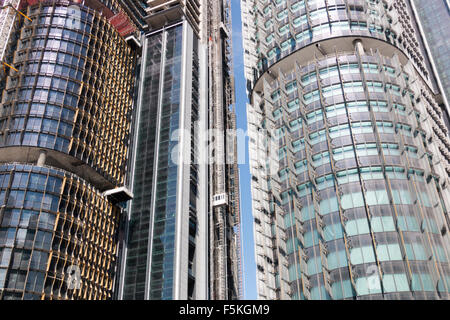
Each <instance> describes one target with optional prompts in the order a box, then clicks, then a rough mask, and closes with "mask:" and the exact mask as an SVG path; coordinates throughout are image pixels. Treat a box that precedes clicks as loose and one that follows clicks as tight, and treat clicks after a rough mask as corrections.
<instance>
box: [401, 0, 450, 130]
mask: <svg viewBox="0 0 450 320" xmlns="http://www.w3.org/2000/svg"><path fill="white" fill-rule="evenodd" d="M410 3H411V11H412V12H413V14H414V16H415V18H416V19H415V21H416V22H417V29H418V31H419V32H420V34H421V37H420V38H421V39H422V41H423V44H424V48H425V52H426V54H427V55H428V60H429V61H430V65H431V70H432V71H433V72H434V74H435V82H436V87H438V88H439V89H438V90H439V91H440V92H441V94H442V97H440V99H438V103H440V104H441V105H442V106H443V108H447V110H448V106H449V101H450V58H449V56H450V2H449V1H448V0H432V1H424V0H410ZM447 113H448V112H447ZM444 115H445V113H444ZM444 120H446V124H447V127H449V128H450V123H449V122H450V121H449V120H448V118H445V119H444Z"/></svg>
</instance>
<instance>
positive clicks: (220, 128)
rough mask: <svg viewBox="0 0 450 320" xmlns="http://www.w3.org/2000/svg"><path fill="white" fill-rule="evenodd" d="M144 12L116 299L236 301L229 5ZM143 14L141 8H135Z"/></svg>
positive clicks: (182, 5) (177, 4) (192, 3)
mask: <svg viewBox="0 0 450 320" xmlns="http://www.w3.org/2000/svg"><path fill="white" fill-rule="evenodd" d="M135 5H139V6H141V8H143V9H145V13H144V14H143V15H142V18H143V20H144V21H145V25H143V28H142V31H143V33H142V35H141V38H140V42H141V44H142V55H141V56H142V59H141V60H140V61H139V65H140V69H139V70H140V71H139V75H138V77H139V80H138V81H139V83H140V84H139V90H138V93H137V95H136V99H137V102H136V106H137V108H136V109H135V113H134V128H135V131H134V145H133V158H132V159H131V164H130V177H132V180H131V181H130V188H131V190H132V192H133V194H134V199H133V201H132V202H131V204H130V205H129V207H128V212H129V223H128V225H127V227H126V230H127V235H126V238H125V242H124V244H123V248H124V251H123V257H122V259H123V260H122V261H123V265H122V270H121V274H122V276H121V278H120V284H119V288H120V289H119V291H118V298H120V299H236V298H238V297H239V296H240V294H241V287H240V286H241V285H240V269H241V267H240V238H239V223H240V212H239V189H238V186H239V181H238V170H237V161H236V158H237V157H236V152H235V143H236V138H235V136H234V135H233V134H232V133H231V134H229V133H227V129H231V130H232V129H234V128H235V115H234V108H233V105H234V88H233V77H232V75H231V70H232V68H231V63H232V59H231V37H230V30H231V29H230V23H231V12H230V11H231V10H230V3H229V1H227V0H224V1H201V0H176V1H146V2H145V1H143V2H141V3H137V4H136V3H135ZM138 11H139V10H138Z"/></svg>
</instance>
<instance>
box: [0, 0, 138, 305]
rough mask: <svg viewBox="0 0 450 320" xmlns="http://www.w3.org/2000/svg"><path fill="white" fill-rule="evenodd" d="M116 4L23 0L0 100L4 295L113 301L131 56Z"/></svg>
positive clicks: (109, 0) (111, 0) (0, 286)
mask: <svg viewBox="0 0 450 320" xmlns="http://www.w3.org/2000/svg"><path fill="white" fill-rule="evenodd" d="M71 5H72V6H71ZM99 5H102V6H103V5H104V6H103V7H102V8H103V9H102V10H103V13H102V14H101V13H100V12H97V11H96V10H97V9H98V8H99V7H98V6H99ZM119 9H120V8H119V3H118V1H116V0H105V1H96V0H93V1H89V2H87V4H86V5H74V4H73V3H71V2H67V1H58V0H56V1H35V2H34V4H33V5H28V6H27V5H26V3H25V4H24V5H23V6H22V7H21V10H23V12H24V13H25V14H26V15H27V16H28V17H29V18H30V19H31V20H32V21H29V20H28V19H22V20H21V22H20V24H19V25H18V26H17V29H16V30H15V31H14V33H13V34H12V36H11V40H10V43H9V46H8V50H7V52H6V59H7V61H10V63H11V65H12V66H14V68H15V69H17V71H14V70H13V69H10V70H8V71H7V77H6V86H5V89H4V90H3V91H2V99H1V103H0V177H1V178H0V180H1V181H2V182H1V187H0V189H1V190H0V223H1V230H0V252H1V253H0V256H1V258H0V260H1V261H2V262H1V267H0V299H75V300H78V299H89V300H90V299H92V300H104V299H112V298H113V289H114V283H115V278H116V270H117V259H118V243H119V231H120V228H119V225H120V221H121V220H122V219H123V215H122V206H121V205H119V204H118V202H119V201H118V200H117V199H122V198H121V196H123V194H125V192H123V193H122V194H120V195H119V196H118V197H117V193H114V191H117V190H118V189H119V190H120V187H124V184H125V174H126V170H127V167H126V165H127V157H128V143H129V132H130V126H131V110H132V106H133V100H132V95H133V90H134V81H135V79H134V72H135V70H134V69H135V64H136V52H135V51H133V49H132V47H131V46H130V45H129V44H128V43H127V42H126V41H125V40H124V38H123V37H122V36H121V35H120V33H119V32H118V30H117V29H116V27H114V25H113V24H112V22H111V20H112V19H111V18H112V17H113V16H114V15H115V14H117V13H118V11H119ZM111 190H113V192H112V193H111ZM107 191H108V192H107ZM111 194H112V196H111ZM127 197H128V194H127V195H126V198H127Z"/></svg>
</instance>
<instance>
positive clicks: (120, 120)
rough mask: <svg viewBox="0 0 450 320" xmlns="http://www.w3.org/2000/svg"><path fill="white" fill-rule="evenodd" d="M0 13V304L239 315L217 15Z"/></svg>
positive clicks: (82, 5) (139, 5)
mask: <svg viewBox="0 0 450 320" xmlns="http://www.w3.org/2000/svg"><path fill="white" fill-rule="evenodd" d="M1 2H2V3H1V7H2V11H1V12H0V57H1V62H2V66H1V70H0V90H2V92H3V100H2V103H1V104H0V223H1V229H0V261H1V265H0V299H1V298H5V299H111V298H113V299H239V298H240V297H241V296H242V284H241V279H242V275H241V261H240V256H241V252H240V248H241V246H240V211H239V207H240V204H239V180H238V177H239V174H238V167H237V155H236V137H235V135H234V134H233V132H234V129H235V125H236V120H235V113H234V83H233V77H232V56H231V50H232V47H231V8H230V1H228V0H224V1H206V0H170V1H163V0H149V1H131V0H76V1H75V0H74V1H69V0H22V1H19V0H4V1H1ZM48 87H50V89H48ZM100 106H101V108H100ZM58 110H59V111H60V112H59V113H58ZM61 110H62V112H61ZM22 118H23V119H22ZM55 130H56V131H55ZM24 164H26V166H24ZM22 176H23V177H24V178H23V181H22V182H20V181H19V180H20V179H19V178H20V177H22ZM37 178H39V179H41V180H39V181H41V182H40V184H41V185H37V184H36V181H35V179H37ZM17 179H19V180H17ZM55 181H56V182H55ZM50 184H51V186H50ZM42 187H43V188H44V189H43V190H41V189H42ZM45 190H47V191H45ZM23 195H25V200H24V201H23V199H22V200H20V199H21V197H22V196H23ZM28 197H30V199H28ZM39 197H41V198H42V197H44V200H43V201H44V202H43V203H40V204H38V199H41V198H39ZM58 197H59V198H58ZM53 198H54V199H53ZM132 198H133V200H132V201H129V200H130V199H132ZM33 199H34V200H35V201H34V200H33ZM49 199H50V200H54V202H51V203H47V202H48V201H50V200H49ZM58 199H60V200H59V201H58ZM32 200H33V201H32ZM127 201H128V203H127ZM30 205H31V206H32V207H33V208H34V211H32V212H31V211H30V208H31V207H30V208H28V207H29V206H30ZM36 206H37V207H36ZM30 212H31V213H32V214H35V215H36V217H34V220H36V221H34V220H33V221H34V222H32V221H31V220H30V219H29V220H30V221H31V222H29V224H28V225H26V226H25V225H22V224H23V223H22V222H20V225H18V224H17V223H15V221H16V220H17V221H22V220H21V219H22V218H21V217H23V219H25V217H26V215H30ZM55 221H56V222H55ZM33 223H34V224H33ZM24 228H28V229H24ZM35 229H37V230H35ZM41 229H42V230H41ZM24 230H25V231H24ZM27 230H28V231H27ZM24 232H25V233H24ZM27 232H28V233H29V234H28V233H27ZM34 234H36V239H39V241H38V240H34V238H33V239H31V238H30V237H34ZM29 238H30V239H29ZM33 241H34V242H33ZM23 242H24V243H25V247H24V246H23ZM28 246H31V247H30V248H28ZM50 247H51V248H52V250H53V251H52V250H50ZM31 250H34V251H31ZM30 255H31V261H32V263H31V265H30V266H28V269H27V268H25V269H24V266H25V264H26V261H28V260H29V257H30ZM22 256H23V258H21V257H22ZM27 257H28V258H27ZM18 259H19V260H18ZM20 259H22V260H23V261H24V262H23V263H22V264H21V262H20V261H21V260H20ZM36 259H38V260H36ZM35 260H36V261H35ZM47 261H48V262H47ZM47 264H48V265H47ZM77 268H79V269H77ZM74 270H75V271H78V270H79V274H75V276H74V275H73V274H72V272H74ZM72 280H74V282H73V286H72V282H71V281H72ZM28 282H30V283H28ZM22 284H23V286H22V287H21V285H22ZM23 287H25V289H24V288H23ZM19 289H20V290H22V291H20V290H19ZM23 289H24V290H23Z"/></svg>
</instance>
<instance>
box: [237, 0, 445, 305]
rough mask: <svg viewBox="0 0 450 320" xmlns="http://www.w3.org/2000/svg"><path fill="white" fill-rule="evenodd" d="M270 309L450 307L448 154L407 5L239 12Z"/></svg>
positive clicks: (254, 5)
mask: <svg viewBox="0 0 450 320" xmlns="http://www.w3.org/2000/svg"><path fill="white" fill-rule="evenodd" d="M241 5H242V17H243V33H244V35H243V38H244V39H243V41H244V51H245V64H246V78H247V81H248V93H249V98H250V104H249V105H248V109H247V114H248V125H249V135H250V152H249V153H250V166H251V174H252V182H251V183H252V198H253V215H254V231H255V244H256V245H255V252H256V263H257V269H258V271H257V289H258V295H259V297H260V298H262V299H448V298H449V288H450V268H449V263H450V261H449V253H450V252H449V249H450V239H449V233H448V228H449V214H448V210H449V208H450V207H449V206H450V190H449V173H450V166H449V161H450V153H449V151H450V141H449V139H448V137H447V128H446V126H445V124H444V115H443V113H444V112H445V110H443V109H441V107H440V106H439V104H438V103H437V102H438V100H439V96H438V95H439V92H438V90H436V88H435V86H434V84H433V79H432V74H431V70H430V67H429V66H430V63H429V61H427V60H426V57H427V56H425V55H424V51H425V48H424V46H422V43H421V42H420V41H419V40H418V38H417V35H418V34H417V32H416V29H415V25H414V23H415V21H414V16H413V15H412V13H411V12H412V9H411V7H410V3H409V2H408V1H403V0H390V1H380V0H277V1H264V0H242V1H241Z"/></svg>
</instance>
